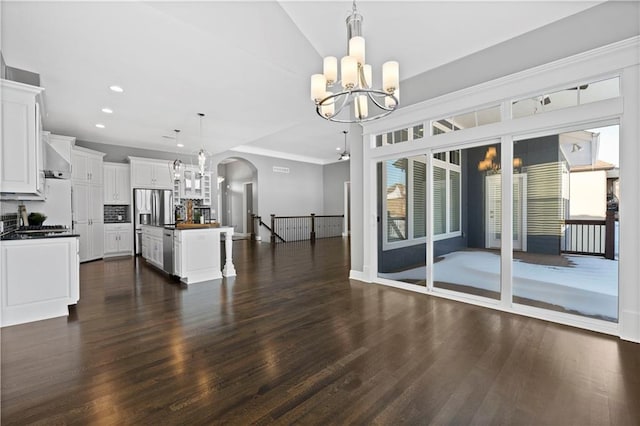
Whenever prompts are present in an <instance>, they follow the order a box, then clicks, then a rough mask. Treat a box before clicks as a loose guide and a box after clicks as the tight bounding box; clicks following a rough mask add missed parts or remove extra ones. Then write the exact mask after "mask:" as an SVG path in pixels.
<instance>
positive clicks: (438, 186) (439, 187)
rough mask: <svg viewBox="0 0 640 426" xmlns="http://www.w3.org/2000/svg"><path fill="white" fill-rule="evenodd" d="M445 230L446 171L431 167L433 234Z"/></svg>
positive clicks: (442, 232)
mask: <svg viewBox="0 0 640 426" xmlns="http://www.w3.org/2000/svg"><path fill="white" fill-rule="evenodd" d="M446 232H447V171H446V170H445V169H443V168H441V167H435V166H434V167H433V234H434V235H439V234H444V233H446Z"/></svg>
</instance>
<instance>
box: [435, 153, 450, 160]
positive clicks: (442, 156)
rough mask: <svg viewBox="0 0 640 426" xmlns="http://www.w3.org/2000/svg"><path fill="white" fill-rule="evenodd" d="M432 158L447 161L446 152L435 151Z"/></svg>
mask: <svg viewBox="0 0 640 426" xmlns="http://www.w3.org/2000/svg"><path fill="white" fill-rule="evenodd" d="M433 158H435V159H436V160H440V161H447V153H446V152H436V153H435V154H433Z"/></svg>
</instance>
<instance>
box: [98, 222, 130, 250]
mask: <svg viewBox="0 0 640 426" xmlns="http://www.w3.org/2000/svg"><path fill="white" fill-rule="evenodd" d="M132 234H133V226H132V225H131V224H130V223H105V224H104V256H105V257H107V256H121V255H129V254H131V252H132V251H133V237H132Z"/></svg>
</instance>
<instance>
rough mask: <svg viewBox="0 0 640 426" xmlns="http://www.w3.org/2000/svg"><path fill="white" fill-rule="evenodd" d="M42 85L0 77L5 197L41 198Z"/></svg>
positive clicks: (0, 177) (0, 172)
mask: <svg viewBox="0 0 640 426" xmlns="http://www.w3.org/2000/svg"><path fill="white" fill-rule="evenodd" d="M43 90H44V89H42V88H41V87H35V86H30V85H27V84H21V83H16V82H14V81H8V80H0V91H1V92H2V97H1V98H2V117H1V120H2V126H1V127H2V142H1V144H0V192H1V193H2V198H3V199H20V200H27V199H42V198H43V195H42V193H43V191H44V151H43V145H42V121H41V111H40V102H41V93H42V91H43Z"/></svg>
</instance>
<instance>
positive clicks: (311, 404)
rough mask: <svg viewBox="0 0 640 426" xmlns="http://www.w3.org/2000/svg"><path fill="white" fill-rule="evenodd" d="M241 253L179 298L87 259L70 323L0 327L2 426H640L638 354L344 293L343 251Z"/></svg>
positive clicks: (478, 314)
mask: <svg viewBox="0 0 640 426" xmlns="http://www.w3.org/2000/svg"><path fill="white" fill-rule="evenodd" d="M233 244H234V254H235V264H236V269H237V271H238V277H237V278H235V279H224V280H219V281H216V282H208V283H200V284H194V285H192V286H190V287H188V288H187V287H181V286H180V285H179V284H178V283H176V282H173V281H171V280H169V279H167V277H166V276H165V275H163V274H162V273H161V272H159V271H157V270H155V269H154V268H152V267H149V266H147V265H146V264H145V263H144V262H143V261H142V260H140V259H132V258H124V259H117V260H109V261H97V262H91V263H88V264H83V265H82V266H81V298H80V303H78V305H77V307H76V309H75V310H74V311H73V313H72V315H71V316H70V317H69V318H58V319H52V320H47V321H40V322H36V323H31V324H26V325H20V326H14V327H7V328H4V329H2V371H1V373H2V376H1V380H2V384H1V391H2V396H1V404H2V405H1V410H2V414H1V422H2V425H11V424H20V425H23V424H30V423H40V424H113V425H124V424H189V425H191V424H212V423H213V424H216V423H227V424H241V425H245V424H251V423H256V424H265V423H278V424H292V423H296V424H384V425H388V424H399V423H407V424H455V425H459V424H533V425H541V424H548V425H589V424H593V425H607V424H613V425H633V424H635V425H638V424H640V345H638V344H633V343H628V342H623V341H621V340H619V339H618V338H616V337H611V336H606V335H601V334H597V333H591V332H587V331H582V330H578V329H574V328H570V327H564V326H560V325H555V324H550V323H547V322H544V321H539V320H535V319H530V318H525V317H520V316H516V315H510V314H506V313H501V312H497V311H492V310H489V309H484V308H480V307H475V306H471V305H465V304H462V303H458V302H454V301H448V300H443V299H438V298H435V297H431V296H427V295H422V294H415V293H411V292H405V291H401V290H396V289H392V288H387V287H382V286H377V285H371V284H363V283H360V282H358V281H349V280H348V279H347V276H348V270H349V257H348V242H347V241H346V240H343V239H341V238H337V239H336V238H332V239H326V240H318V241H317V242H316V244H315V246H312V245H310V244H309V243H308V242H302V243H288V244H279V245H277V246H276V247H275V248H273V249H272V248H271V247H270V245H269V244H256V243H252V242H250V241H236V242H234V243H233ZM35 267H37V266H35Z"/></svg>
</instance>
